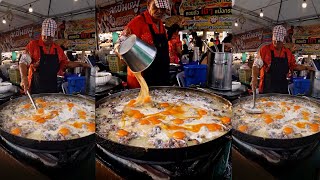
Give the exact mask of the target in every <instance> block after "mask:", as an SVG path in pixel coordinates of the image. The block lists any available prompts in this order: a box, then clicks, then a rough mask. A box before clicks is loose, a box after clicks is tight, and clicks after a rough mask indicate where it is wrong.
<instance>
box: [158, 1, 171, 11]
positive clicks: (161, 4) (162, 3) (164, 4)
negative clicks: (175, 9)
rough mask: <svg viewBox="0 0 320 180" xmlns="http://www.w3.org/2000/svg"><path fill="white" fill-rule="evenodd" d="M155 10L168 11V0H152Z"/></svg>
mask: <svg viewBox="0 0 320 180" xmlns="http://www.w3.org/2000/svg"><path fill="white" fill-rule="evenodd" d="M154 3H155V5H156V6H157V8H165V9H169V10H170V2H169V0H154Z"/></svg>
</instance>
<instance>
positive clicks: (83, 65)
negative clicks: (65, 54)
mask: <svg viewBox="0 0 320 180" xmlns="http://www.w3.org/2000/svg"><path fill="white" fill-rule="evenodd" d="M79 64H80V67H85V68H90V65H89V64H88V63H83V62H79Z"/></svg>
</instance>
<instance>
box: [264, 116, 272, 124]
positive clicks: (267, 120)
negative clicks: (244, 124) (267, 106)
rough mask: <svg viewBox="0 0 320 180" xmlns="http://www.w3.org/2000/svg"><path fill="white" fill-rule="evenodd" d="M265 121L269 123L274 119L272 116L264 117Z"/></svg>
mask: <svg viewBox="0 0 320 180" xmlns="http://www.w3.org/2000/svg"><path fill="white" fill-rule="evenodd" d="M264 122H266V123H267V124H270V123H272V122H273V119H272V118H271V117H266V118H265V119H264Z"/></svg>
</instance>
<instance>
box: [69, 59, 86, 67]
mask: <svg viewBox="0 0 320 180" xmlns="http://www.w3.org/2000/svg"><path fill="white" fill-rule="evenodd" d="M66 67H67V68H76V67H87V68H89V67H90V65H89V64H87V63H84V62H75V61H69V62H68V64H67V65H66Z"/></svg>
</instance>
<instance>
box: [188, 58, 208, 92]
mask: <svg viewBox="0 0 320 180" xmlns="http://www.w3.org/2000/svg"><path fill="white" fill-rule="evenodd" d="M184 76H185V79H184V80H185V85H186V87H190V86H191V85H194V86H197V85H200V87H205V86H206V84H207V65H202V64H201V65H186V66H184Z"/></svg>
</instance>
